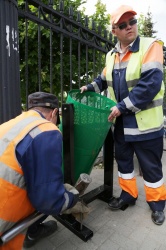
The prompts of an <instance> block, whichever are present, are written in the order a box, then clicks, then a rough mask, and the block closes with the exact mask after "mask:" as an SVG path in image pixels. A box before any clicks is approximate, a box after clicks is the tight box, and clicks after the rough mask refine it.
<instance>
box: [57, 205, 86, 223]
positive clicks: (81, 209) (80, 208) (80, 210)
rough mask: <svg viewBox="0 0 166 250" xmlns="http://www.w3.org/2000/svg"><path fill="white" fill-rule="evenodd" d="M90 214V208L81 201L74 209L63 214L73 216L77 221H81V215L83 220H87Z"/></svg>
mask: <svg viewBox="0 0 166 250" xmlns="http://www.w3.org/2000/svg"><path fill="white" fill-rule="evenodd" d="M89 212H90V208H89V207H88V206H87V205H85V204H83V203H82V202H81V201H78V202H77V203H76V205H75V206H74V207H72V208H69V209H67V210H65V211H63V213H62V214H72V215H73V216H74V217H75V218H76V219H78V220H80V218H81V214H82V219H85V218H86V216H87V215H88V214H89Z"/></svg>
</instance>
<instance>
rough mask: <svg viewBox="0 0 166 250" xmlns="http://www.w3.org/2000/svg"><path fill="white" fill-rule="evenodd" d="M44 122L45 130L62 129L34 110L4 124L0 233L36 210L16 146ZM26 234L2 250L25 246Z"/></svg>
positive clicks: (0, 150)
mask: <svg viewBox="0 0 166 250" xmlns="http://www.w3.org/2000/svg"><path fill="white" fill-rule="evenodd" d="M41 124H43V126H42V129H43V131H45V130H48V129H50V130H53V129H54V130H56V129H58V128H57V127H56V126H55V125H54V124H52V123H51V122H49V121H47V120H46V119H43V118H42V117H41V116H40V114H38V113H37V112H35V111H33V110H32V111H28V112H25V113H22V114H21V115H20V116H18V117H16V118H15V119H12V120H10V121H9V122H6V123H4V124H2V125H1V126H0V128H1V129H0V187H1V188H0V189H1V198H0V235H1V234H2V233H4V232H5V231H6V230H8V229H10V228H11V227H12V226H13V225H14V224H15V223H16V222H18V221H20V220H21V219H23V218H25V217H27V216H28V215H30V214H31V213H32V212H33V211H34V208H33V206H32V204H31V202H30V200H29V198H28V196H27V191H26V183H25V180H24V175H23V171H22V169H21V167H20V165H19V163H18V161H17V158H16V155H15V149H16V146H17V144H18V143H19V142H20V141H21V140H22V139H23V138H24V137H25V136H26V135H27V134H28V133H29V132H30V131H31V130H32V129H33V128H35V127H38V126H39V125H41ZM24 237H25V232H24V233H23V234H20V235H18V236H16V237H15V238H14V239H13V240H11V241H9V243H7V244H5V245H4V246H2V247H0V249H7V250H9V249H12V250H14V249H15V250H19V249H22V245H23V240H24Z"/></svg>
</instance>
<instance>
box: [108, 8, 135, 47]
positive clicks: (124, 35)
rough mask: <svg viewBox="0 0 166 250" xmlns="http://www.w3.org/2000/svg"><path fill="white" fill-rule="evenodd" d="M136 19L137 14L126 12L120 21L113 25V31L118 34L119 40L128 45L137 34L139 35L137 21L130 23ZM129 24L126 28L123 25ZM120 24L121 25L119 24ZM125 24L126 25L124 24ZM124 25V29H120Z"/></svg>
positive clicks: (115, 34)
mask: <svg viewBox="0 0 166 250" xmlns="http://www.w3.org/2000/svg"><path fill="white" fill-rule="evenodd" d="M133 19H135V16H134V15H133V14H132V13H125V14H124V15H123V16H122V17H121V18H120V19H119V21H118V23H117V24H115V25H113V27H112V33H113V35H114V36H117V38H118V40H119V41H120V42H121V44H122V45H124V46H127V45H129V44H130V43H132V42H133V41H134V40H135V39H136V37H137V35H138V27H137V24H136V23H134V22H133V23H134V24H133V23H132V22H131V24H130V21H132V20H133ZM121 24H127V25H126V27H125V28H123V25H122V26H121ZM119 25H120V26H119ZM124 26H125V25H124ZM119 27H120V28H121V27H122V28H123V29H120V28H119Z"/></svg>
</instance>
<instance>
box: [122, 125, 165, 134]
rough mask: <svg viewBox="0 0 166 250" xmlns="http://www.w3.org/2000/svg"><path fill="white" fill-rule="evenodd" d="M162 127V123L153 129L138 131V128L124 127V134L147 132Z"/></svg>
mask: <svg viewBox="0 0 166 250" xmlns="http://www.w3.org/2000/svg"><path fill="white" fill-rule="evenodd" d="M162 127H163V124H161V126H160V127H158V128H153V129H147V130H146V131H140V130H139V129H138V128H124V134H125V135H141V134H148V133H151V132H155V131H159V130H161V129H162Z"/></svg>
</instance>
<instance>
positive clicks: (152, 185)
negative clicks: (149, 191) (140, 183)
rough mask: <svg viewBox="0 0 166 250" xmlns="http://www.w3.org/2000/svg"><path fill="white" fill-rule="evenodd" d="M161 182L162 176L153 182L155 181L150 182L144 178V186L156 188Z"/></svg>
mask: <svg viewBox="0 0 166 250" xmlns="http://www.w3.org/2000/svg"><path fill="white" fill-rule="evenodd" d="M163 183H164V180H163V178H162V179H161V180H160V181H158V182H155V183H151V182H148V181H145V180H144V184H145V186H147V187H151V188H158V187H161V186H162V185H163Z"/></svg>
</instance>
